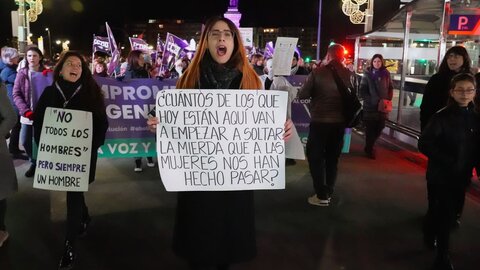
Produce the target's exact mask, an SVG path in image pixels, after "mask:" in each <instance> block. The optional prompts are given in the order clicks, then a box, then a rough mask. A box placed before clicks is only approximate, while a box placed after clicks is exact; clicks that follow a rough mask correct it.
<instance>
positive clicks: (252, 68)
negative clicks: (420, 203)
mask: <svg viewBox="0 0 480 270" xmlns="http://www.w3.org/2000/svg"><path fill="white" fill-rule="evenodd" d="M106 26H107V27H106V29H107V36H106V37H102V36H96V35H95V36H94V40H93V46H92V47H93V51H92V53H91V54H89V55H82V54H80V53H79V52H76V51H64V52H62V54H61V55H60V56H59V58H58V59H45V58H44V56H43V53H42V51H41V50H40V49H38V48H37V46H36V45H35V44H32V45H31V46H29V47H28V48H27V50H26V51H25V52H18V51H17V50H16V49H15V48H12V47H7V46H4V47H2V61H1V62H0V75H1V76H0V78H1V90H0V92H1V93H0V113H1V114H0V127H1V128H0V131H1V132H2V134H1V135H2V136H6V138H7V139H6V140H5V143H3V142H2V145H1V147H2V148H1V150H2V153H1V155H0V161H1V162H0V165H1V166H2V169H1V171H2V174H5V175H4V176H2V177H3V178H2V179H1V180H0V248H1V247H2V245H3V244H4V243H6V241H7V239H9V233H8V231H7V227H6V224H5V221H4V220H5V215H6V207H7V206H6V200H7V198H9V197H10V196H15V195H14V193H15V191H16V190H17V178H16V173H15V171H14V166H13V160H15V159H24V160H28V162H29V164H30V166H29V168H28V170H27V171H25V172H22V173H23V174H24V176H25V177H26V178H33V179H34V180H33V181H34V187H36V188H39V189H47V190H61V191H67V201H66V204H67V219H66V233H65V243H64V246H63V248H64V250H63V253H61V254H60V256H59V269H71V268H72V267H73V266H74V264H75V259H76V256H77V254H76V249H75V244H76V242H77V238H78V236H80V235H85V234H86V233H87V229H88V227H89V224H90V222H91V217H90V215H89V212H88V207H87V205H86V203H85V199H84V192H86V191H87V190H88V184H89V183H92V182H93V181H94V180H95V172H96V169H101V168H97V167H96V162H97V157H99V158H109V157H123V158H133V160H134V163H132V167H133V165H134V171H135V172H137V173H141V172H142V171H143V164H142V159H143V158H146V159H147V167H150V168H154V167H160V173H161V178H162V181H173V180H175V179H171V178H172V176H171V175H174V174H173V173H174V171H175V170H192V171H194V172H189V173H188V174H187V173H185V174H184V177H185V179H184V182H183V183H185V186H186V187H182V188H186V189H182V188H179V187H178V186H175V185H176V184H173V185H172V186H170V184H167V182H164V184H165V187H166V189H167V190H168V191H184V192H179V193H178V201H177V213H176V214H177V216H176V221H175V233H174V239H173V241H174V247H173V248H174V252H175V253H176V254H177V255H178V256H180V257H181V258H183V259H185V260H186V261H187V262H188V264H189V267H190V268H191V269H198V270H201V269H205V270H207V269H218V270H220V269H229V268H230V267H231V265H233V264H236V263H238V262H242V261H248V260H251V259H253V258H254V257H255V254H256V246H255V221H254V218H253V215H254V209H253V208H254V207H253V201H254V200H253V199H254V192H253V191H252V190H250V188H248V185H254V184H259V185H265V186H269V187H273V186H275V185H277V183H276V182H275V181H276V180H273V179H276V177H279V175H282V173H281V171H282V170H283V171H284V170H285V166H294V165H295V164H296V161H295V160H299V159H307V161H308V163H309V170H310V174H311V176H312V179H313V186H312V193H313V195H312V194H310V195H309V196H308V198H307V195H306V196H305V198H306V201H305V202H306V203H307V202H308V203H309V204H311V205H313V206H320V207H328V206H330V205H331V204H332V200H333V199H334V197H335V183H336V178H337V173H338V163H339V159H340V155H341V152H342V147H343V143H344V138H345V136H346V134H345V130H346V128H352V127H353V128H354V127H356V126H352V125H351V123H348V122H347V118H346V116H345V110H344V109H343V107H345V106H347V105H346V104H347V103H345V98H344V94H343V92H342V91H343V90H341V89H344V88H346V89H354V91H355V92H354V95H355V96H358V97H360V98H361V100H363V117H364V119H363V121H364V123H365V124H366V125H367V141H366V145H365V149H364V151H365V157H366V158H370V159H376V158H377V157H378V155H377V153H376V151H375V141H376V140H377V139H378V137H379V136H380V134H381V132H382V130H383V128H384V127H385V120H386V118H387V116H388V113H389V112H390V111H389V110H388V108H387V109H386V110H381V109H379V107H378V104H379V102H380V101H381V102H382V104H384V103H385V104H387V105H388V104H390V105H391V100H392V89H393V88H392V85H391V81H390V74H389V73H388V71H387V70H386V69H385V66H384V63H383V58H382V56H381V55H375V56H373V58H372V60H371V63H370V68H369V69H368V70H367V72H366V73H365V76H363V78H362V79H360V80H359V79H357V76H355V74H354V73H353V72H352V71H351V70H350V69H349V68H347V66H346V65H345V59H344V53H343V52H344V48H343V47H342V46H341V45H339V44H331V45H330V46H329V48H328V50H327V53H326V55H325V57H324V58H323V59H319V60H317V61H312V62H309V63H305V61H304V60H303V59H302V57H301V51H300V50H299V49H298V48H297V47H296V46H294V47H293V48H294V49H292V51H288V52H286V54H287V55H286V56H287V59H288V61H285V62H280V64H278V63H279V62H277V63H276V62H275V61H274V59H275V57H277V55H276V54H275V53H276V52H275V46H274V44H273V42H270V43H267V44H266V46H265V48H245V47H244V46H243V43H242V40H241V38H239V35H240V32H239V31H238V28H237V27H236V26H235V25H234V24H233V23H232V22H231V21H229V20H228V19H225V18H212V19H210V20H209V21H207V22H206V25H205V28H204V30H203V32H202V35H201V38H200V40H199V41H198V44H197V46H196V48H191V47H190V46H189V43H188V42H186V41H185V40H183V39H182V38H180V37H177V36H175V35H173V34H171V33H168V35H167V37H166V38H165V40H161V39H160V37H158V41H157V46H156V48H155V49H154V50H152V49H149V47H148V44H147V43H146V42H145V41H143V40H142V39H140V38H131V40H130V42H131V49H130V51H129V53H128V56H127V55H125V52H120V50H119V48H117V44H116V42H115V39H114V37H113V34H112V33H111V31H110V28H109V26H108V24H107V25H106ZM277 42H280V41H277ZM284 42H287V41H284ZM294 45H295V44H294ZM459 55H460V56H461V58H462V57H463V58H462V59H461V60H458V61H459V62H461V63H459V64H458V66H459V67H458V68H457V67H455V68H452V70H451V72H450V71H449V72H450V73H452V74H450V73H449V74H450V75H451V76H450V75H449V76H450V77H449V80H448V81H445V82H444V83H443V84H442V85H441V86H443V87H446V89H445V93H444V94H445V97H443V99H444V100H443V103H442V104H440V105H441V106H439V108H443V107H445V106H447V107H446V108H447V109H446V111H444V112H442V113H437V114H434V115H433V116H431V119H432V120H431V121H432V123H431V124H430V125H428V124H425V127H424V129H425V130H424V132H425V134H424V136H422V138H421V148H420V150H421V151H422V152H424V153H425V154H426V155H427V156H428V157H429V158H430V157H432V159H433V160H434V161H432V163H431V164H430V163H429V167H428V172H430V174H428V175H427V180H428V181H429V182H428V185H429V196H428V201H429V211H428V213H427V221H426V225H425V226H424V233H425V243H426V244H427V245H428V246H429V247H431V248H437V253H438V254H437V257H436V259H435V262H434V265H436V267H438V268H434V269H453V267H451V262H450V259H449V254H448V250H449V245H448V243H449V242H448V238H449V234H450V231H451V230H452V229H453V228H454V227H455V226H458V224H459V223H460V218H461V214H462V209H463V202H464V196H465V191H466V189H467V187H468V182H469V181H470V180H469V179H470V178H471V176H472V174H471V173H472V169H473V168H474V167H475V165H477V163H478V161H479V158H480V154H479V153H480V151H478V147H480V143H478V142H476V140H474V139H473V137H472V136H474V135H472V134H476V136H478V135H479V134H478V132H480V117H479V115H478V113H477V112H476V111H474V110H473V108H474V106H475V102H476V100H475V99H474V94H475V91H474V90H475V87H476V81H475V77H473V75H472V74H470V68H469V67H468V66H462V64H463V63H464V62H467V58H468V55H465V54H464V52H463V51H462V50H461V49H458V51H451V52H447V56H446V57H447V59H448V58H449V57H456V56H459ZM280 56H281V55H278V57H280ZM279 65H283V66H279ZM452 65H453V64H452ZM280 69H283V70H286V72H283V73H282V72H279V70H280ZM453 73H455V74H453ZM457 74H460V75H459V76H460V77H456V76H455V75H457ZM465 74H470V75H465ZM450 81H451V82H452V84H451V85H450ZM298 82H299V84H296V83H298ZM379 82H380V83H379ZM295 84H296V85H301V86H300V87H298V86H293V85H295ZM447 85H450V86H449V87H447ZM171 89H182V90H181V91H178V90H177V91H176V92H168V91H171ZM183 89H190V90H191V92H188V91H184V90H183ZM233 89H236V90H238V91H232V90H233ZM252 89H253V90H252ZM378 89H380V90H378ZM258 90H278V92H280V93H281V94H277V91H265V92H267V93H266V94H263V95H260V97H258V96H257V95H253V94H249V92H248V91H251V93H254V92H257V91H258ZM202 91H203V92H202ZM208 91H211V92H208ZM357 91H358V94H357ZM462 91H463V92H462ZM189 93H190V94H189ZM236 93H237V94H236ZM239 93H240V94H239ZM464 96H467V97H468V99H466V100H465V99H464V98H463V97H464ZM156 98H157V99H158V100H156ZM383 100H385V101H383ZM447 100H448V102H449V103H448V104H447ZM283 101H284V102H283ZM389 102H390V103H389ZM424 102H429V101H428V100H427V101H424ZM211 106H218V108H217V109H218V111H210V110H209V111H208V113H207V111H206V110H207V109H208V108H209V107H211ZM235 106H238V108H239V109H238V110H237V111H235V110H233V112H230V111H228V108H229V107H235ZM190 107H192V108H193V109H191V110H190V111H189V110H188V109H189V108H190ZM172 108H175V109H172ZM247 108H248V109H250V111H252V110H253V111H254V112H250V111H249V110H248V109H247ZM251 108H252V109H251ZM277 109H278V111H277ZM274 110H275V111H274ZM299 110H300V111H302V110H303V114H302V115H299V113H298V111H299ZM390 110H391V109H390ZM436 111H437V110H435V112H436ZM359 117H361V116H359ZM462 117H464V118H462ZM452 118H455V119H457V120H458V121H460V122H461V121H463V120H462V119H468V121H466V124H465V125H467V126H468V129H465V130H471V133H472V134H470V133H468V134H463V133H462V135H461V136H464V137H462V138H467V141H468V145H469V146H468V147H470V148H469V149H466V148H467V146H465V145H466V143H461V142H458V141H455V140H456V139H458V138H457V137H456V135H452V134H451V133H453V131H450V130H449V131H447V135H445V136H444V135H442V134H440V132H441V130H440V128H439V126H441V125H442V123H443V122H442V121H454V120H452ZM79 119H82V120H79ZM83 119H88V120H83ZM182 119H183V120H184V122H183V125H182V124H180V126H174V127H171V126H169V124H173V125H176V124H178V123H179V121H180V120H182ZM292 119H293V122H292ZM127 123H128V124H127ZM461 123H463V122H461ZM422 124H423V123H422ZM241 125H242V126H243V125H246V126H248V125H250V126H248V127H244V128H242V129H240V128H239V129H237V127H238V126H241ZM225 126H226V127H225ZM462 128H463V126H462ZM462 130H463V129H462ZM442 136H443V137H442ZM63 137H69V138H70V140H66V141H65V142H64V141H63V140H61V139H58V138H63ZM438 137H440V138H441V140H444V141H443V142H444V143H445V144H446V143H452V144H455V143H459V144H457V145H458V147H459V148H461V150H458V149H446V150H443V149H437V148H435V145H436V143H437V140H440V139H439V138H438ZM449 139H450V140H451V141H449ZM182 140H185V141H187V142H183V141H182ZM222 140H225V141H226V142H217V141H222ZM181 141H182V142H181ZM302 141H303V142H304V141H307V142H306V145H305V147H306V154H304V145H303V143H302ZM7 142H8V144H7ZM240 142H244V143H243V144H242V143H240ZM248 143H251V145H249V144H248ZM289 147H291V148H294V149H296V150H297V151H295V150H293V151H290V150H287V149H288V148H289ZM442 151H445V152H442ZM449 151H450V152H449ZM455 151H463V152H462V154H463V156H462V159H461V161H462V164H457V165H456V166H457V167H456V170H455V171H454V172H451V171H449V170H446V171H447V172H446V174H447V175H450V178H455V179H457V178H461V180H462V184H461V185H457V184H455V183H454V184H452V183H450V182H448V181H447V180H448V179H445V178H446V177H444V176H442V172H441V168H442V166H445V164H450V163H449V162H453V161H452V160H450V157H449V156H448V153H451V152H455ZM4 152H5V153H4ZM252 152H253V155H252ZM257 152H258V153H261V154H258V155H257V156H255V153H257ZM445 153H447V154H445ZM174 154H179V155H174ZM55 155H56V156H55ZM54 156H55V157H54ZM197 156H198V157H197ZM215 156H222V158H221V159H219V158H218V157H217V158H216V157H215ZM77 158H78V159H77ZM155 160H156V161H155ZM437 162H438V163H437ZM250 164H253V165H250ZM4 166H5V167H4ZM221 166H223V168H224V169H225V171H224V172H221V170H220V172H219V171H217V170H218V168H222V167H221ZM252 168H256V169H257V170H253V169H252ZM163 169H165V171H162V170H163ZM167 169H168V170H167ZM226 169H228V170H226ZM227 171H228V172H227ZM170 173H171V174H170ZM432 175H433V176H432ZM283 177H284V173H283ZM429 177H430V178H429ZM432 177H433V178H434V179H431V178H432ZM167 178H168V179H167ZM82 179H86V180H85V181H84V183H83V184H81V183H82V181H83V180H82ZM283 181H284V180H283ZM49 183H50V185H48V184H49ZM37 184H38V186H35V185H37ZM235 185H238V186H241V187H239V188H232V187H233V186H235ZM242 185H243V186H242ZM445 185H447V186H449V187H452V188H454V190H455V192H454V193H455V194H454V195H452V196H450V194H449V191H448V188H446V187H445ZM53 187H55V188H53ZM245 187H247V188H245ZM189 188H191V189H189ZM275 188H278V189H281V188H284V183H283V186H281V185H279V186H278V187H277V186H275V187H274V188H273V189H275ZM232 190H234V191H232ZM452 205H454V206H452ZM229 211H233V212H236V213H239V214H238V215H229V214H228V212H229ZM205 212H208V213H209V215H207V216H205ZM432 220H433V221H432ZM199 224H203V225H202V226H200V225H199ZM197 230H200V231H197ZM219 232H220V233H219ZM440 267H442V268H440Z"/></svg>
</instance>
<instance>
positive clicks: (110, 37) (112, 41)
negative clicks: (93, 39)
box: [105, 22, 120, 76]
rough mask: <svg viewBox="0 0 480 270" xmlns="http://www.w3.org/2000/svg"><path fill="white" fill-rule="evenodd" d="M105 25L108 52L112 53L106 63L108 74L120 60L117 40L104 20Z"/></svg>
mask: <svg viewBox="0 0 480 270" xmlns="http://www.w3.org/2000/svg"><path fill="white" fill-rule="evenodd" d="M105 25H106V27H107V35H108V42H109V43H110V53H111V55H112V59H111V60H110V63H108V70H107V73H108V75H109V76H110V75H112V73H113V72H114V71H115V67H117V65H118V61H119V60H120V51H119V50H118V48H117V42H116V41H115V38H114V37H113V33H112V30H111V29H110V26H108V23H107V22H105Z"/></svg>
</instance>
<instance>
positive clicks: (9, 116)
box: [0, 83, 18, 200]
mask: <svg viewBox="0 0 480 270" xmlns="http://www.w3.org/2000/svg"><path fill="white" fill-rule="evenodd" d="M16 121H17V114H16V113H15V110H14V109H13V107H12V104H11V103H10V100H9V99H8V96H7V89H6V88H5V85H3V84H2V83H0V172H1V176H0V200H3V199H5V198H7V197H8V196H10V195H12V194H13V193H15V192H16V191H17V189H18V184H17V175H16V173H15V166H14V165H13V160H12V157H11V156H10V153H9V151H8V148H7V143H6V141H5V139H4V138H5V136H6V135H7V134H8V132H9V131H10V129H12V127H13V126H14V125H15V123H16Z"/></svg>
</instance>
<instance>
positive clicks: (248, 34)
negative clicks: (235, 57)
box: [238, 27, 253, 48]
mask: <svg viewBox="0 0 480 270" xmlns="http://www.w3.org/2000/svg"><path fill="white" fill-rule="evenodd" d="M238 31H240V36H241V37H242V41H243V46H245V47H250V48H252V47H253V28H252V27H240V28H238Z"/></svg>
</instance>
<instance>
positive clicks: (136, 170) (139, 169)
mask: <svg viewBox="0 0 480 270" xmlns="http://www.w3.org/2000/svg"><path fill="white" fill-rule="evenodd" d="M133 171H134V172H143V169H142V167H135V169H133Z"/></svg>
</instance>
